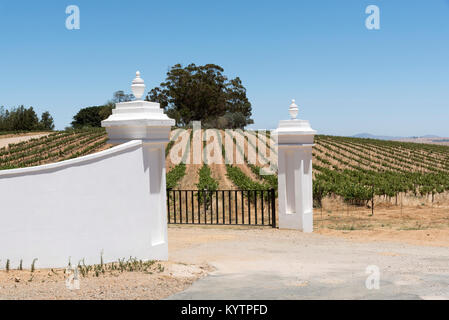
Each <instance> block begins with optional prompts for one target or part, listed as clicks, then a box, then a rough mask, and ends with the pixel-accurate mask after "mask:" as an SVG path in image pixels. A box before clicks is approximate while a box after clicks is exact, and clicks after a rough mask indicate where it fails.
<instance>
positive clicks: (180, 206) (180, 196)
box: [178, 190, 182, 223]
mask: <svg viewBox="0 0 449 320" xmlns="http://www.w3.org/2000/svg"><path fill="white" fill-rule="evenodd" d="M178 194H179V221H180V223H182V194H181V190H179V191H178Z"/></svg>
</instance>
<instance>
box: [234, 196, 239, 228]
mask: <svg viewBox="0 0 449 320" xmlns="http://www.w3.org/2000/svg"><path fill="white" fill-rule="evenodd" d="M234 201H235V205H234V206H235V224H239V215H238V213H237V190H235V191H234Z"/></svg>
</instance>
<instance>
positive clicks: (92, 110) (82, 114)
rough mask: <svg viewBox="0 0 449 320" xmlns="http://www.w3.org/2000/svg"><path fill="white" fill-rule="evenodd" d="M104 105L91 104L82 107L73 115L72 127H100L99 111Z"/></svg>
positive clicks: (100, 117)
mask: <svg viewBox="0 0 449 320" xmlns="http://www.w3.org/2000/svg"><path fill="white" fill-rule="evenodd" d="M103 107H104V106H93V107H87V108H83V109H81V110H80V111H78V113H77V114H76V115H75V116H74V117H73V121H72V127H74V128H76V129H79V128H83V127H101V120H104V119H103V118H102V116H101V115H100V111H101V109H102V108H103Z"/></svg>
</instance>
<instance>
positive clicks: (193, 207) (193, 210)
mask: <svg viewBox="0 0 449 320" xmlns="http://www.w3.org/2000/svg"><path fill="white" fill-rule="evenodd" d="M190 193H191V194H192V202H191V205H192V223H195V200H194V198H193V190H190Z"/></svg>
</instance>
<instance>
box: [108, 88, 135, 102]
mask: <svg viewBox="0 0 449 320" xmlns="http://www.w3.org/2000/svg"><path fill="white" fill-rule="evenodd" d="M134 99H135V97H134V95H133V94H132V93H130V94H126V93H125V92H123V90H119V91H116V92H114V94H113V96H112V102H113V103H118V102H128V101H132V100H134Z"/></svg>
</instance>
